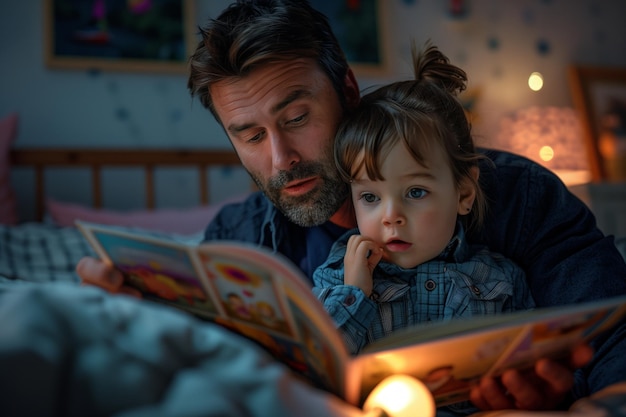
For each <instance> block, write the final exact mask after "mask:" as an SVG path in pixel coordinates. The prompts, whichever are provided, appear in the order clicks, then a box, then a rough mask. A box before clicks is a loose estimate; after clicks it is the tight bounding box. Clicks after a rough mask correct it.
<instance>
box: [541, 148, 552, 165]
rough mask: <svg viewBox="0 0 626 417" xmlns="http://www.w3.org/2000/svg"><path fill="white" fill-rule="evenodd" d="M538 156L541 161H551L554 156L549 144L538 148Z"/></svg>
mask: <svg viewBox="0 0 626 417" xmlns="http://www.w3.org/2000/svg"><path fill="white" fill-rule="evenodd" d="M539 158H541V160H542V161H546V162H548V161H551V160H552V158H554V149H552V148H551V147H550V146H542V147H541V149H539Z"/></svg>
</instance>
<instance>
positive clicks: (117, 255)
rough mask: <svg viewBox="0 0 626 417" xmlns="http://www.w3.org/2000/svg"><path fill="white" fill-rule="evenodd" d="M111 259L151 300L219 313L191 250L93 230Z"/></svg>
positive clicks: (203, 314)
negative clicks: (202, 279)
mask: <svg viewBox="0 0 626 417" xmlns="http://www.w3.org/2000/svg"><path fill="white" fill-rule="evenodd" d="M93 233H94V237H95V238H96V239H98V241H99V243H100V245H102V248H103V250H104V251H105V252H106V253H107V254H108V257H109V259H110V261H111V262H112V263H113V264H114V265H115V266H116V267H117V268H118V269H119V270H120V271H121V272H122V273H124V275H125V277H126V279H127V281H128V284H129V285H130V286H132V287H135V288H137V289H138V290H139V291H141V292H142V293H143V294H144V296H145V297H146V298H148V299H152V300H155V301H159V302H165V303H167V304H171V305H174V306H177V307H181V308H185V309H187V310H191V311H192V312H194V313H196V314H199V315H202V316H207V315H208V316H216V315H217V314H218V309H217V306H216V302H215V301H214V300H212V299H211V296H210V295H209V293H207V292H206V291H205V289H204V287H203V285H202V283H201V282H200V280H199V278H198V276H197V274H196V272H195V269H194V267H193V263H192V259H191V258H190V256H189V253H188V252H187V251H186V250H185V249H184V248H180V247H178V246H176V245H172V246H168V245H166V244H164V243H163V242H152V241H150V240H137V239H136V238H132V237H128V236H124V235H118V234H111V233H103V232H98V231H94V232H93Z"/></svg>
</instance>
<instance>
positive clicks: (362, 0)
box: [310, 0, 389, 76]
mask: <svg viewBox="0 0 626 417" xmlns="http://www.w3.org/2000/svg"><path fill="white" fill-rule="evenodd" d="M310 3H311V6H313V7H314V8H315V9H317V10H319V11H320V12H322V13H324V14H325V15H326V16H327V17H328V20H329V22H330V25H331V26H332V28H333V31H334V33H335V35H336V36H337V39H338V41H339V44H340V45H341V47H342V49H343V50H344V52H345V53H346V57H347V58H348V61H349V62H350V67H351V68H352V69H353V70H354V71H355V73H356V75H357V76H381V75H384V74H385V72H386V71H387V69H388V67H387V66H388V62H389V59H388V52H389V48H388V45H387V34H388V31H387V28H386V22H387V19H386V16H385V11H386V9H385V8H384V4H385V3H384V2H383V1H381V0H310Z"/></svg>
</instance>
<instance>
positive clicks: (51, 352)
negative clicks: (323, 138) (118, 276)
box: [0, 138, 562, 417]
mask: <svg viewBox="0 0 626 417" xmlns="http://www.w3.org/2000/svg"><path fill="white" fill-rule="evenodd" d="M1 146H2V140H1V138H0V209H1V210H0V221H2V216H4V221H5V224H0V323H2V325H0V369H1V370H2V372H0V393H2V395H1V398H2V401H0V415H2V416H12V415H20V416H30V415H32V416H38V417H41V416H74V415H75V416H85V415H89V416H99V415H103V416H104V415H116V416H150V417H154V416H212V415H215V416H231V415H232V416H267V415H272V416H281V415H297V416H321V415H323V416H331V417H332V416H362V415H364V413H363V412H362V411H361V410H360V409H358V408H355V407H352V406H350V405H348V404H346V403H344V402H342V401H340V400H339V399H338V398H336V397H334V396H332V395H330V394H327V393H325V392H322V391H319V390H316V389H315V388H313V387H311V386H309V385H308V384H306V383H304V382H303V381H301V380H300V379H299V378H298V376H297V375H296V374H295V373H293V372H291V371H289V370H288V369H287V368H286V367H285V366H283V365H281V364H280V363H277V362H276V361H274V360H273V359H272V358H271V357H270V356H269V355H268V354H267V353H266V352H265V351H263V350H262V349H260V348H259V347H258V346H257V345H255V344H254V343H253V342H251V341H250V340H247V339H244V338H241V337H239V336H236V335H234V334H232V333H230V332H229V331H227V330H225V329H223V328H221V327H219V326H217V325H213V324H211V323H207V322H202V321H200V320H198V319H196V318H194V317H192V316H190V315H188V314H185V313H183V312H181V311H178V310H175V309H172V308H169V307H165V306H162V305H156V304H153V303H150V302H147V301H141V300H137V299H134V298H132V297H126V296H119V295H111V294H108V293H106V292H104V291H101V290H100V289H97V288H94V287H88V286H81V285H79V279H78V276H77V275H76V273H75V271H74V267H75V265H76V263H77V262H78V260H79V259H80V258H82V257H83V256H85V255H93V252H92V250H91V248H90V247H89V246H88V245H87V244H86V242H85V241H84V239H83V238H82V236H81V235H80V234H79V232H78V231H77V229H76V228H75V227H73V225H72V224H73V220H74V219H75V218H80V216H84V217H83V218H84V219H86V220H89V221H102V222H105V223H107V222H108V223H113V224H117V225H121V226H122V227H128V228H140V229H142V230H144V231H147V232H149V233H154V234H158V235H162V236H169V237H171V238H173V239H179V240H184V241H187V242H189V243H194V242H199V241H200V240H201V239H202V230H203V229H204V226H205V225H206V224H207V223H208V222H209V221H210V219H211V217H212V216H213V215H214V214H215V213H216V212H217V211H218V210H219V209H221V208H222V207H223V206H224V205H225V204H228V203H229V202H235V201H239V200H242V199H244V198H245V197H246V196H247V195H248V194H249V193H250V192H253V191H254V187H253V186H252V184H251V183H250V182H249V180H247V181H248V182H247V183H246V184H245V185H243V186H242V187H241V188H240V189H234V190H230V191H231V195H222V196H220V197H219V198H215V196H214V193H213V191H215V187H214V186H212V184H215V181H214V180H212V176H213V175H214V174H215V172H216V169H217V172H219V171H220V170H221V169H224V167H226V168H228V169H231V168H232V169H241V167H239V160H238V158H237V156H236V155H235V154H234V153H233V152H232V151H222V150H218V151H211V150H170V149H150V150H126V149H13V150H9V151H6V152H5V155H4V160H3V159H2V158H3V155H2V152H1V151H2V148H1ZM63 167H64V168H70V169H74V168H80V169H84V170H85V174H82V175H86V176H87V177H88V181H89V182H90V184H91V190H92V191H91V202H92V204H91V206H86V205H84V204H78V203H75V202H67V201H56V200H54V199H51V198H50V196H49V195H48V191H47V190H48V187H47V175H46V172H47V170H51V169H58V168H63ZM127 167H133V168H135V169H137V170H139V171H140V172H142V175H141V177H142V178H143V185H142V190H140V191H138V192H139V193H140V194H143V195H145V199H144V200H145V204H144V206H143V207H134V208H132V209H127V210H119V209H111V208H110V207H108V206H107V204H106V198H105V194H106V190H105V185H103V178H104V177H106V170H107V169H110V168H114V169H115V168H127ZM161 167H179V168H184V169H190V170H191V171H194V172H195V173H196V174H195V175H196V177H197V180H196V186H197V188H196V194H197V196H198V203H197V204H196V205H195V206H194V207H176V208H168V207H159V204H158V194H159V191H158V190H157V188H158V184H157V183H158V178H157V177H158V176H159V174H158V170H159V169H160V168H161ZM12 169H22V170H24V169H26V170H30V171H31V176H32V177H33V179H34V186H33V194H34V198H33V207H32V209H33V210H32V211H33V212H34V213H35V218H34V219H31V220H27V221H19V219H17V218H16V217H17V215H16V214H15V213H13V214H11V213H10V210H7V208H9V205H8V204H9V203H7V201H9V200H10V199H7V196H9V197H11V194H12V193H13V191H14V190H8V191H7V190H6V189H5V190H3V189H2V187H3V186H4V187H6V186H7V181H6V178H7V171H8V172H10V170H12ZM3 170H4V171H5V172H4V173H3V172H2V171H3ZM3 176H4V177H3ZM218 182H219V180H218ZM3 198H4V200H3ZM13 200H14V199H13ZM9 202H10V201H9ZM11 204H14V201H13V203H11ZM13 209H14V210H15V207H14V208H13ZM7 213H9V215H7ZM77 216H78V217H77ZM146 219H147V220H146ZM173 219H174V220H173ZM190 219H193V221H189V220H190ZM182 223H185V227H188V228H186V229H177V227H180V226H181V224H182ZM503 415H504V414H503ZM515 415H529V416H530V415H533V416H539V415H546V416H548V415H558V414H550V413H536V414H532V413H525V414H515ZM561 415H562V414H561ZM485 416H486V414H485Z"/></svg>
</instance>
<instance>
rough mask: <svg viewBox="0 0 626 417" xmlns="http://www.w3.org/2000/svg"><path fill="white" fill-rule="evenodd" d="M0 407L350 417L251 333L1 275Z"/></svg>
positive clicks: (0, 411) (63, 412) (23, 411)
mask: <svg viewBox="0 0 626 417" xmlns="http://www.w3.org/2000/svg"><path fill="white" fill-rule="evenodd" d="M0 323H1V325H0V393H1V394H0V397H1V400H0V415H2V416H5V417H6V416H14V415H15V416H17V415H19V416H38V417H45V416H108V415H115V416H150V417H159V416H281V415H285V416H287V415H296V416H316V417H317V416H357V415H362V413H361V412H360V410H358V409H356V408H353V407H351V406H349V405H347V404H345V403H343V402H341V401H339V400H338V399H337V398H336V397H333V396H331V395H329V394H326V393H324V392H321V391H318V390H316V389H314V388H312V387H310V386H309V385H307V384H306V383H304V382H302V381H300V380H298V379H297V376H296V375H295V374H294V373H292V372H290V371H289V370H288V369H287V368H286V367H284V366H283V365H281V364H280V363H278V362H276V361H274V360H272V359H271V358H270V357H269V355H267V354H266V353H265V351H263V350H261V349H260V348H259V347H257V346H256V345H255V344H254V343H253V342H251V341H249V340H247V339H244V338H241V337H239V336H237V335H235V334H232V333H230V332H228V331H227V330H225V329H223V328H221V327H219V326H217V325H213V324H211V323H206V322H202V321H200V320H198V319H196V318H194V317H192V316H190V315H187V314H185V313H183V312H180V311H177V310H174V309H171V308H167V307H165V306H161V305H157V304H153V303H151V302H148V301H140V300H136V299H133V298H131V297H127V296H116V295H111V294H107V293H105V292H103V291H101V290H99V289H97V288H92V287H82V286H77V285H76V284H68V283H43V284H42V283H38V284H34V283H28V282H16V281H13V282H7V281H5V282H0Z"/></svg>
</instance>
